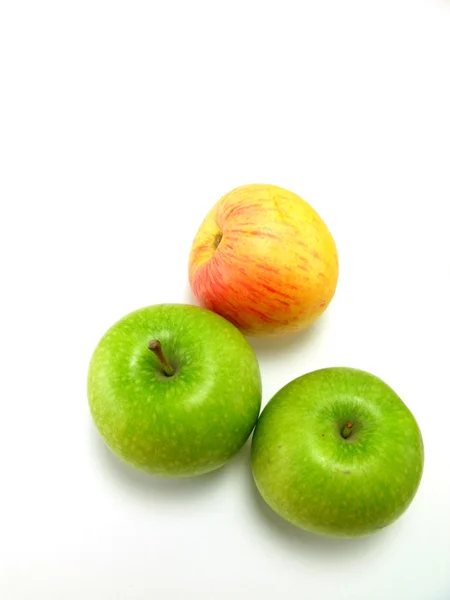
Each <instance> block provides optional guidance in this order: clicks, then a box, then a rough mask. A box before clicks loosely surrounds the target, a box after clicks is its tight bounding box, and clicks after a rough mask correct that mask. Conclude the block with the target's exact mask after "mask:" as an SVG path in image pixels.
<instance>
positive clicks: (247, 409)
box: [88, 304, 261, 476]
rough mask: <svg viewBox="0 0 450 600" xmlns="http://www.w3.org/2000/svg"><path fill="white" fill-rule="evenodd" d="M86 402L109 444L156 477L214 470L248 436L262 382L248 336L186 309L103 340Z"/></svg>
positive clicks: (169, 307)
mask: <svg viewBox="0 0 450 600" xmlns="http://www.w3.org/2000/svg"><path fill="white" fill-rule="evenodd" d="M88 398H89V405H90V409H91V413H92V417H93V419H94V422H95V424H96V426H97V428H98V430H99V432H100V434H101V436H102V437H103V439H104V441H105V442H106V444H107V445H108V446H109V447H110V448H111V450H113V451H114V452H115V453H116V454H117V455H118V456H120V457H121V458H122V459H124V460H125V461H127V462H128V463H131V464H132V465H134V466H135V467H138V468H140V469H143V470H145V471H147V472H149V473H152V474H160V475H171V476H188V475H199V474H201V473H206V472H207V471H211V470H213V469H217V468H218V467H220V466H222V465H223V464H224V463H225V462H226V461H228V460H229V459H230V458H231V457H232V456H234V455H235V454H236V453H237V452H238V450H239V449H240V448H241V447H242V446H243V445H244V443H245V441H246V440H247V438H248V437H249V435H250V433H251V431H252V429H253V427H254V425H255V423H256V420H257V418H258V414H259V410H260V407H261V377H260V372H259V367H258V363H257V360H256V357H255V354H254V352H253V350H252V348H251V346H250V344H249V343H248V342H247V340H246V339H245V337H244V336H243V335H242V334H241V333H240V331H239V330H238V329H236V327H234V326H233V325H231V323H229V322H228V321H226V320H225V319H224V318H223V317H220V316H219V315H216V314H215V313H213V312H210V311H208V310H205V309H202V308H198V307H195V306H189V305H182V304H162V305H156V306H150V307H147V308H143V309H140V310H137V311H135V312H133V313H131V314H129V315H127V316H126V317H124V318H123V319H121V320H120V321H119V322H118V323H116V324H115V325H114V326H113V327H111V329H110V330H109V331H108V332H107V333H106V334H105V335H104V336H103V338H102V339H101V341H100V342H99V344H98V346H97V348H96V349H95V352H94V354H93V356H92V359H91V362H90V366H89V374H88Z"/></svg>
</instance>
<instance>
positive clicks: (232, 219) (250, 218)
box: [189, 184, 338, 337]
mask: <svg viewBox="0 0 450 600" xmlns="http://www.w3.org/2000/svg"><path fill="white" fill-rule="evenodd" d="M337 280H338V257H337V250H336V245H335V243H334V240H333V238H332V236H331V233H330V232H329V230H328V228H327V226H326V225H325V223H324V222H323V221H322V219H321V218H320V217H319V215H318V214H317V213H316V211H315V210H314V209H313V208H312V207H311V206H310V205H309V204H308V203H307V202H305V201H304V200H303V199H302V198H300V197H299V196H297V195H296V194H293V193H292V192H289V191H288V190H285V189H283V188H280V187H277V186H274V185H265V184H251V185H245V186H242V187H239V188H236V189H234V190H232V191H231V192H229V193H228V194H226V195H225V196H223V197H222V198H221V199H220V200H219V201H218V202H217V204H216V205H215V206H214V207H213V208H212V210H211V211H210V212H209V213H208V215H207V216H206V218H205V220H204V221H203V223H202V225H201V226H200V229H199V231H198V233H197V235H196V237H195V239H194V242H193V244H192V248H191V252H190V256H189V282H190V285H191V289H192V292H193V294H194V296H195V297H196V298H197V300H198V302H199V303H200V304H201V305H203V306H205V307H206V308H209V309H210V310H213V311H215V312H217V313H218V314H220V315H222V316H224V317H225V318H226V319H228V320H229V321H231V322H232V323H234V325H236V326H237V327H239V329H241V331H243V332H244V333H245V334H246V335H251V336H261V337H263V336H273V335H280V334H287V333H293V332H296V331H300V330H302V329H304V328H305V327H307V326H309V325H311V324H312V323H313V322H314V321H315V320H316V319H317V318H318V317H319V316H320V315H321V314H322V313H323V312H324V310H325V309H326V308H327V306H328V305H329V303H330V302H331V299H332V298H333V295H334V292H335V289H336V285H337Z"/></svg>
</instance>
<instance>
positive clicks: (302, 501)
mask: <svg viewBox="0 0 450 600" xmlns="http://www.w3.org/2000/svg"><path fill="white" fill-rule="evenodd" d="M423 461H424V450H423V443H422V436H421V433H420V430H419V427H418V425H417V423H416V421H415V419H414V417H413V415H412V414H411V412H410V411H409V409H408V408H407V407H406V405H405V404H404V403H403V402H402V400H401V399H400V398H399V397H398V396H397V394H396V393H395V392H394V391H393V390H392V389H391V388H390V387H389V386H388V385H387V384H386V383H384V382H383V381H381V379H379V378H378V377H375V376H374V375H371V374H370V373H366V372H365V371H360V370H357V369H350V368H337V367H336V368H328V369H321V370H318V371H314V372H312V373H309V374H307V375H304V376H303V377H299V378H298V379H294V381H291V382H290V383H288V384H287V385H286V386H285V387H283V388H282V389H281V390H280V391H279V392H278V393H277V394H275V396H274V397H273V398H272V400H271V401H270V402H269V403H268V405H267V406H266V407H265V409H264V410H263V412H262V414H261V417H260V419H259V421H258V424H257V426H256V429H255V432H254V436H253V440H252V457H251V462H252V471H253V476H254V480H255V483H256V486H257V488H258V490H259V491H260V493H261V495H262V497H263V498H264V500H265V501H266V502H267V504H268V505H269V506H270V507H271V508H272V509H273V510H274V511H275V512H276V513H278V514H279V515H280V516H282V517H284V518H285V519H287V520H288V521H290V522H291V523H293V524H294V525H297V526H299V527H302V528H303V529H306V530H308V531H312V532H315V533H320V534H326V535H331V536H339V537H356V536H364V535H368V534H371V533H374V532H376V531H377V530H379V529H381V528H382V527H386V525H389V524H390V523H392V522H394V521H395V520H396V519H397V518H398V517H399V516H400V515H401V514H402V513H403V512H404V511H405V510H406V508H407V507H408V506H409V504H410V502H411V501H412V499H413V497H414V495H415V493H416V491H417V488H418V486H419V483H420V479H421V476H422V470H423Z"/></svg>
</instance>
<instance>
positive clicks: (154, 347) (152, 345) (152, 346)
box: [148, 340, 175, 377]
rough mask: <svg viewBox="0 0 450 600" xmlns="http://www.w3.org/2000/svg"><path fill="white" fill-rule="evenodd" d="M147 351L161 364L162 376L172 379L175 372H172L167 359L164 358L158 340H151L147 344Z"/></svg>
mask: <svg viewBox="0 0 450 600" xmlns="http://www.w3.org/2000/svg"><path fill="white" fill-rule="evenodd" d="M148 349H149V350H151V351H152V352H153V353H154V354H155V355H156V357H157V358H158V360H159V362H160V363H161V367H162V370H163V373H164V375H166V376H167V377H172V375H173V374H174V373H175V371H174V370H173V368H172V366H171V364H170V363H169V361H168V360H167V358H166V357H165V356H164V352H163V351H162V348H161V342H160V341H159V340H151V341H150V342H149V344H148Z"/></svg>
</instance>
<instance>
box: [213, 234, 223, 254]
mask: <svg viewBox="0 0 450 600" xmlns="http://www.w3.org/2000/svg"><path fill="white" fill-rule="evenodd" d="M221 241H222V233H221V232H220V231H219V232H218V233H216V236H215V238H214V241H213V248H214V250H217V248H218V247H219V244H220V242H221Z"/></svg>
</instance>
